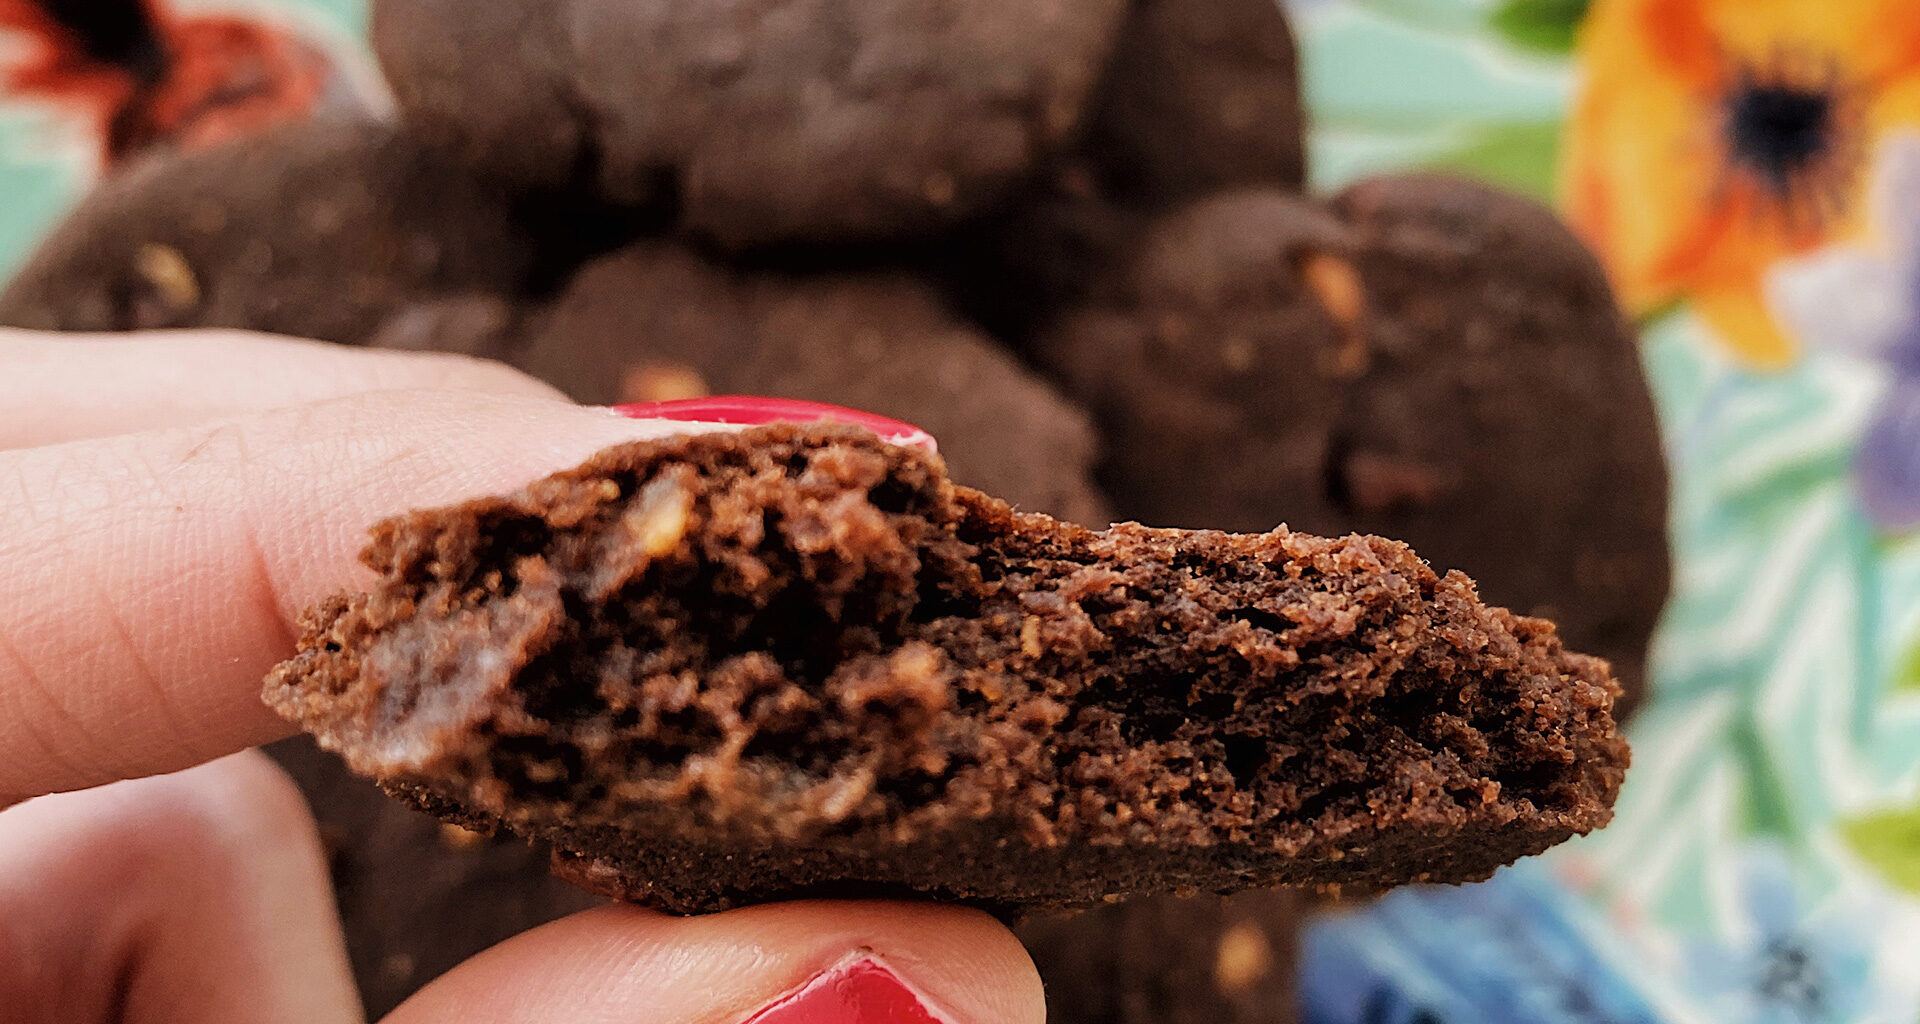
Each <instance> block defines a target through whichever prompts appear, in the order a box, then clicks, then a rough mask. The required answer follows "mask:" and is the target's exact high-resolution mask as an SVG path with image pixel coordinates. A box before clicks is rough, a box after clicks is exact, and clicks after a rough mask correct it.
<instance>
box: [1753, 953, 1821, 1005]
mask: <svg viewBox="0 0 1920 1024" xmlns="http://www.w3.org/2000/svg"><path fill="white" fill-rule="evenodd" d="M1825 981H1826V979H1825V978H1823V977H1822V976H1821V971H1820V965H1819V964H1817V963H1815V962H1814V960H1813V957H1812V955H1810V954H1809V953H1808V952H1807V951H1806V950H1805V949H1804V948H1802V947H1801V946H1799V945H1797V944H1796V943H1794V942H1793V941H1792V940H1791V939H1782V938H1775V939H1772V940H1770V941H1769V942H1768V943H1767V946H1766V949H1765V950H1764V951H1763V952H1762V953H1761V969H1760V979H1759V982H1760V983H1759V985H1758V988H1759V991H1760V995H1761V996H1763V997H1765V998H1766V999H1767V1000H1769V1001H1771V1002H1774V1003H1777V1004H1780V1005H1783V1006H1788V1007H1792V1008H1795V1009H1800V1010H1809V1011H1817V1010H1819V1009H1820V1008H1821V1007H1822V1006H1824V1005H1825V1004H1826V995H1825V992H1824V987H1825Z"/></svg>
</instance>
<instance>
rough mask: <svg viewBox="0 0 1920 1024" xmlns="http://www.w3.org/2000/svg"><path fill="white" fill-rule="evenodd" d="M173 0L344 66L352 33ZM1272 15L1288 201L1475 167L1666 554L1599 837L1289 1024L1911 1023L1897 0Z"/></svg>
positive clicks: (1906, 350) (1322, 990)
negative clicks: (1551, 249) (1662, 601)
mask: <svg viewBox="0 0 1920 1024" xmlns="http://www.w3.org/2000/svg"><path fill="white" fill-rule="evenodd" d="M182 6H183V7H196V8H206V7H210V6H211V7H222V6H223V7H226V8H240V9H248V8H252V9H270V11H269V13H271V14H272V15H273V16H276V17H287V18H293V19H297V20H299V21H300V23H301V24H303V25H306V26H308V27H309V28H310V29H311V30H312V31H314V32H317V33H319V34H320V35H321V36H323V37H325V38H327V39H330V40H332V41H333V44H334V45H335V46H336V48H337V49H339V50H341V51H342V52H343V53H345V52H348V51H352V50H354V49H355V46H356V44H354V43H353V40H354V39H355V38H357V35H358V33H359V32H360V30H361V25H362V21H363V19H364V10H363V8H362V3H361V2H360V0H280V2H279V3H277V4H264V3H261V2H255V3H247V2H245V0H201V2H198V3H191V4H187V3H183V4H182ZM1289 6H1290V7H1291V8H1292V10H1293V13H1294V16H1295V24H1296V28H1297V30H1298V33H1299V35H1300V38H1301V45H1302V50H1303V55H1302V56H1303V67H1304V74H1305V88H1306V91H1307V100H1308V106H1309V109H1310V111H1311V113H1312V116H1313V127H1312V136H1311V140H1310V141H1311V155H1312V161H1311V165H1312V173H1313V177H1314V184H1315V187H1316V188H1320V189H1327V188H1332V187H1337V186H1338V185H1340V184H1342V183H1344V182H1346V181H1350V180H1352V179H1354V178H1356V177H1359V176H1362V175H1365V174H1368V173H1372V172H1375V171H1379V170H1386V169H1398V168H1409V167H1424V168H1442V169H1449V170H1455V171H1460V172H1463V173H1468V174H1473V175H1477V176H1480V177H1483V178H1487V179H1490V180H1492V181H1495V182H1497V183H1500V184H1503V185H1506V186H1508V187H1510V188H1514V189H1517V190H1519V191H1522V192H1525V193H1528V194H1531V195H1534V196H1537V197H1539V198H1541V199H1543V200H1545V201H1548V202H1552V203H1554V204H1556V205H1557V206H1558V207H1559V208H1560V209H1561V211H1562V212H1563V214H1564V215H1565V216H1566V217H1567V219H1568V221H1569V222H1570V223H1571V224H1572V225H1573V226H1574V227H1575V229H1576V230H1577V231H1578V232H1579V233H1580V234H1581V235H1582V237H1584V238H1585V239H1586V240H1587V241H1588V242H1589V243H1590V244H1591V245H1592V246H1593V247H1594V248H1595V250H1596V252H1597V253H1598V254H1599V255H1600V257H1601V259H1602V261H1603V263H1604V264H1605V265H1606V266H1607V268H1608V271H1609V273H1610V274H1611V275H1612V277H1613V280H1614V282H1615V286H1616V288H1617V289H1618V291H1619V294H1620V296H1621V298H1622V301H1623V303H1624V304H1625V305H1626V306H1627V308H1628V309H1629V311H1630V312H1631V313H1632V314H1633V315H1634V316H1635V317H1637V318H1638V319H1639V320H1640V322H1641V325H1642V333H1643V345H1644V354H1645V360H1646V365H1647V367H1648V370H1649V374H1650V376H1651V379H1652V381H1653V383H1654V387H1655V390H1656V394H1657V398H1658V402H1659V406H1660V413H1661V417H1662V420H1663V426H1664V431H1665V436H1666V442H1667V446H1668V452H1669V457H1670V460H1671V464H1672V467H1673V472H1674V503H1673V523H1672V527H1673V531H1672V536H1673V543H1674V550H1675V555H1676V560H1677V561H1676V564H1677V572H1676V581H1675V592H1674V596H1673V600H1672V603H1671V605H1670V607H1669V609H1668V613H1667V616H1666V619H1665V622H1664V625H1663V627H1662V630H1661V633H1660V635H1659V637H1658V640H1657V643H1656V647H1655V651H1654V658H1653V665H1652V672H1651V674H1652V679H1653V687H1654V696H1653V699H1652V700H1651V701H1650V703H1649V704H1648V706H1647V707H1646V708H1645V709H1644V710H1643V711H1642V712H1641V714H1640V716H1639V717H1638V718H1637V719H1636V721H1635V722H1634V723H1633V726H1632V729H1631V733H1632V739H1633V742H1634V750H1635V754H1634V767H1633V769H1632V770H1631V772H1630V773H1629V775H1628V780H1627V786H1626V789H1625V791H1624V793H1623V795H1622V798H1621V802H1620V806H1619V814H1618V818H1617V820H1616V821H1615V823H1614V824H1613V825H1612V826H1611V827H1609V828H1608V829H1606V830H1605V831H1603V832H1601V833H1599V834H1597V835H1595V836H1592V837H1590V838H1588V839H1585V840H1581V841H1578V842H1575V843H1571V844H1568V845H1567V846H1566V847H1563V848H1561V849H1559V850H1556V851H1554V852H1553V853H1552V854H1549V855H1548V856H1546V857H1542V858H1538V859H1536V860H1534V861H1531V862H1528V863H1525V864H1522V865H1519V866H1516V867H1514V868H1511V869H1508V870H1506V871H1504V872H1502V873H1501V874H1500V875H1498V876H1497V877H1496V878H1495V879H1493V880H1492V881H1490V882H1487V883H1485V884H1483V885H1478V886H1468V887H1462V888H1445V889H1409V890H1403V891H1400V892H1397V893H1394V894H1392V895H1389V896H1388V897H1386V898H1385V899H1382V900H1380V901H1378V902H1377V903H1373V904H1369V905H1366V906H1364V907H1362V908H1359V909H1350V910H1342V911H1338V912H1330V913H1328V914H1325V915H1323V916H1322V917H1321V918H1320V919H1319V920H1318V921H1316V922H1315V923H1314V924H1313V926H1312V927H1311V928H1310V930H1309V933H1308V937H1307V941H1306V944H1305V953H1304V956H1303V960H1302V963H1301V966H1300V972H1301V973H1300V978H1301V990H1302V993H1303V998H1304V1001H1305V1012H1306V1017H1307V1019H1308V1020H1309V1021H1312V1022H1316V1024H1480V1022H1487V1024H1504V1022H1513V1024H1521V1022H1556V1024H1557V1022H1568V1024H1573V1022H1581V1024H1588V1022H1596V1024H1597V1022H1621V1024H1628V1022H1676V1024H1677V1022H1728V1024H1828V1022H1832V1024H1845V1022H1862V1024H1866V1022H1889V1024H1891V1022H1901V1024H1905V1022H1912V1021H1916V1020H1920V540H1917V539H1916V530H1920V5H1916V4H1914V3H1913V2H1912V0H1292V2H1291V3H1290V5H1289ZM350 59H351V56H350ZM359 59H360V60H361V61H362V63H364V56H363V55H362V56H361V57H360V58H359ZM58 123H59V122H58V120H57V119H56V118H51V117H49V116H48V114H47V112H46V111H45V110H44V109H41V108H35V107H30V106H21V105H13V106H0V197H4V198H3V199H0V275H3V274H5V273H6V272H7V271H9V270H10V269H11V268H12V267H13V266H15V265H17V262H18V261H19V260H20V259H22V258H23V257H24V255H25V254H26V252H27V250H28V249H29V248H30V246H31V244H32V240H33V239H34V238H36V237H37V236H38V235H39V234H40V233H41V232H42V231H44V230H45V229H46V227H47V226H48V225H50V224H51V223H52V222H53V221H54V220H56V219H57V218H58V216H59V215H60V213H61V211H62V210H63V209H65V207H66V206H67V204H69V203H70V202H71V201H72V200H73V199H74V198H75V197H76V196H77V195H78V194H79V192H80V191H82V190H83V189H84V187H85V183H86V181H87V179H88V178H89V176H90V175H91V173H92V165H93V160H94V157H93V155H92V153H91V151H90V150H89V149H88V147H87V146H86V145H85V144H84V143H83V142H81V141H77V140H74V139H71V138H68V137H66V136H63V135H62V134H61V133H60V131H59V130H57V125H58Z"/></svg>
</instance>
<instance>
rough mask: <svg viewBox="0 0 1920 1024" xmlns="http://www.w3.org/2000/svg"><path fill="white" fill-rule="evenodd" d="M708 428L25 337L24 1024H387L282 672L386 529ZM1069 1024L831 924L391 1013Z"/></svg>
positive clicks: (16, 633)
mask: <svg viewBox="0 0 1920 1024" xmlns="http://www.w3.org/2000/svg"><path fill="white" fill-rule="evenodd" d="M682 429H684V425H683V424H676V423H671V422H666V421H645V420H626V419H620V418H617V417H614V416H610V415H608V414H607V413H606V412H605V411H603V410H593V409H583V408H580V407H578V406H574V405H571V404H569V403H566V402H565V401H563V400H561V399H560V397H559V396H558V395H557V394H555V393H554V392H552V390H551V389H549V388H547V387H545V386H544V385H541V384H539V383H537V382H535V381H533V380H531V379H529V378H526V377H523V376H521V375H519V374H517V373H515V372H513V371H511V370H509V369H506V368H504V367H501V366H498V365H495V364H490V363H483V362H477V361H474V360H468V359H463V358H459V357H451V356H441V355H426V354H413V353H395V352H377V351H369V350H361V349H347V348H339V347H334V346H326V345H317V344H313V343H308V342H298V341H290V340H285V339H272V338H264V337H258V336H249V335H241V334H206V333H198V334H162V335H153V336H150V337H144V338H141V339H139V340H127V339H125V338H114V339H93V338H77V337H55V336H45V335H32V334H24V333H15V332H0V524H4V525H5V531H4V532H3V533H0V566H4V567H5V569H4V576H3V577H0V578H4V580H5V582H6V584H7V586H6V587H5V589H4V591H0V808H6V809H5V810H3V811H0V1021H13V1020H19V1021H41V1020H62V1021H81V1022H94V1021H101V1022H104V1021H127V1022H140V1024H148V1022H156V1021H180V1022H193V1021H239V1020H247V1021H301V1022H315V1024H332V1022H347V1021H356V1020H359V1019H360V1009H359V1001H358V999H357V997H356V996H355V994H354V991H353V984H352V979H351V977H350V975H349V973H348V970H347V966H346V958H345V952H344V946H343V942H342V939H341V936H340V933H339V924H338V921H337V919H336V917H335V914H334V910H333V905H332V901H331V894H330V890H329V885H328V881H327V876H326V866H325V863H324V860H323V858H322V855H321V851H320V846H319V842H318V839H317V836H316V834H315V830H314V825H313V821H312V818H311V816H310V815H309V813H308V811H307V809H306V806H305V803H304V802H303V801H302V799H301V797H300V794H299V793H298V791H297V790H295V789H294V788H293V786H292V784H291V783H290V782H289V781H288V780H287V779H286V777H285V776H283V775H281V774H280V773H279V771H278V769H276V768H274V767H273V766H272V764H271V763H270V762H268V761H267V760H266V759H265V758H264V757H263V756H262V755H260V754H258V753H257V752H252V751H249V750H247V748H249V747H251V746H255V745H258V744H261V743H265V742H269V741H271V740H274V739H278V738H280V737H282V736H284V735H286V734H287V733H288V731H289V730H288V727H287V726H286V725H285V724H284V723H283V722H282V721H280V720H279V719H278V718H276V717H275V716H274V715H273V714H272V713H271V712H269V711H268V710H267V709H266V708H265V707H264V706H263V705H262V704H261V702H260V698H259V688H260V680H261V678H262V677H263V676H264V675H265V674H266V672H267V670H268V669H269V668H271V667H272V666H273V665H274V664H275V663H276V662H277V661H279V660H281V659H282V658H284V657H286V656H287V655H289V654H291V653H292V649H293V636H294V632H293V623H294V619H295V616H296V615H297V614H298V613H299V611H300V610H301V609H302V608H304V607H306V606H308V605H310V604H313V603H314V602H316V601H317V600H319V599H320V598H322V597H324V596H326V595H328V594H331V593H333V592H336V591H338V590H341V589H345V588H350V587H353V586H356V585H360V584H364V583H366V582H367V581H368V580H369V579H370V577H369V575H368V574H367V570H365V569H364V568H363V567H361V566H360V565H359V564H358V562H357V561H356V555H357V553H358V551H359V549H360V547H361V546H362V543H363V540H364V536H365V530H366V528H367V526H368V525H369V524H371V523H373V522H374V521H376V520H378V519H380V518H383V517H385V516H388V515H391V514H393V513H396V512H400V511H403V510H405V509H407V508H410V507H417V506H423V505H438V504H444V503H448V502H453V501H458V500H461V499H463V498H468V497H473V496H476V495H481V494H487V493H494V492H499V491H505V490H510V489H512V488H514V487H517V486H519V485H521V484H524V483H526V482H527V481H529V480H532V479H534V478H536V477H538V476H541V475H543V474H545V473H548V472H551V471H554V470H557V469H561V468H564V467H566V466H569V465H572V464H574V463H577V462H579V461H581V460H582V459H584V458H585V457H586V456H587V455H589V454H591V453H592V452H594V451H596V450H598V449H600V448H603V447H606V446H607V445H610V444H614V443H618V442H620V441H625V440H632V439H635V438H640V437H647V436H659V435H662V434H668V433H674V432H676V431H678V430H682ZM160 773H172V774H160ZM118 780H130V781H118ZM46 794H57V795H50V796H49V795H46ZM822 978H824V979H825V981H820V980H819V979H822ZM794 993H798V995H797V996H795V995H793V994H794ZM776 1004H777V1005H776ZM768 1007H773V1008H772V1009H767V1008H768ZM1043 1017H1044V1010H1043V1007H1042V1000H1041V994H1040V985H1039V980H1038V978H1037V977H1036V976H1035V975H1034V972H1033V968H1032V965H1031V964H1030V962H1029V961H1028V959H1027V957H1026V954H1025V952H1024V951H1022V950H1021V948H1020V946H1019V944H1018V942H1017V941H1016V940H1015V939H1014V938H1013V936H1012V935H1011V934H1010V933H1008V932H1007V930H1006V929H1005V928H1003V927H1001V926H1000V925H999V924H997V923H995V922H994V921H993V920H991V919H990V918H988V917H986V916H985V915H983V914H980V913H978V912H975V911H970V910H962V909H957V908H950V907H937V906H931V905H911V904H896V903H884V902H863V903H826V902H810V903H789V904H780V905H773V906H765V907H756V908H752V909H748V910H741V911H734V912H730V913H725V914H716V915H711V916H707V917H696V918H672V917H667V916H664V915H660V914H656V913H653V912H650V911H646V910H643V909H640V908H637V907H631V906H613V907H606V908H602V909H598V910H592V911H588V912H586V913H583V914H578V915H575V916H573V917H570V918H566V919H564V920H561V921H557V922H555V923H553V924H550V925H547V926H545V927H543V928H539V929H535V930H534V931H531V932H528V933H526V934H524V935H521V936H519V937H517V938H515V939H512V940H509V941H508V942H506V943H503V944H501V945H499V946H496V947H494V948H493V949H491V950H489V951H487V952H485V953H483V954H481V955H480V956H478V957H476V958H475V959H473V960H471V961H469V962H467V963H465V964H463V965H461V966H459V967H457V968H455V969H454V970H453V971H451V972H449V973H448V974H446V975H444V976H442V977H441V978H440V979H439V980H437V981H435V982H434V983H432V984H431V985H429V986H428V987H427V988H426V989H424V990H422V991H421V992H420V993H419V994H418V995H416V996H415V997H414V998H413V999H411V1000H409V1001H408V1002H407V1003H406V1004H404V1005H403V1006H401V1007H400V1009H398V1010H397V1011H395V1012H394V1014H393V1015H392V1016H390V1017H389V1018H387V1019H388V1020H389V1021H395V1022H416V1021H436V1020H455V1019H457V1020H460V1021H462V1022H463V1024H479V1022H487V1021H516V1022H519V1021H547V1020H552V1021H562V1020H564V1021H569V1022H573V1021H580V1022H591V1021H608V1022H613V1021H619V1022H622V1024H628V1022H648V1024H740V1022H745V1021H749V1020H752V1021H755V1022H756V1024H801V1022H812V1021H833V1022H836V1024H879V1022H882V1021H885V1022H889V1024H892V1022H908V1021H915V1022H919V1021H941V1022H944V1024H1038V1022H1040V1021H1041V1020H1042V1019H1043Z"/></svg>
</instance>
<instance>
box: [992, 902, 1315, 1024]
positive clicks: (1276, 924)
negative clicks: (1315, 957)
mask: <svg viewBox="0 0 1920 1024" xmlns="http://www.w3.org/2000/svg"><path fill="white" fill-rule="evenodd" d="M1305 916H1306V907H1305V901H1304V900H1302V899H1301V898H1300V897H1299V896H1297V895H1295V894H1293V893H1290V892H1285V891H1276V892H1263V891H1254V892H1244V893H1241V894H1240V895H1238V896H1232V897H1225V898H1222V897H1218V896H1193V897H1187V898H1184V899H1183V898H1180V897H1177V896H1150V897H1146V898H1143V899H1137V900H1130V901H1128V902H1126V903H1122V904H1118V905H1116V906H1106V907H1096V908H1094V909H1093V910H1089V911H1085V912H1083V913H1079V914H1074V915H1071V916H1059V917H1043V918H1037V919H1035V920H1032V921H1028V922H1026V923H1025V924H1023V925H1022V926H1021V927H1020V928H1019V935H1020V939H1021V941H1023V942H1025V943H1026V944H1027V949H1028V950H1029V951H1030V952H1032V954H1033V962H1034V966H1036V967H1038V968H1039V969H1040V976H1041V978H1042V979H1043V980H1045V982H1046V988H1047V1024H1293V1022H1294V1021H1295V1020H1297V1019H1298V1018H1299V1010H1298V1007H1297V1006H1296V1005H1295V1003H1294V970H1295V958H1296V956H1297V954H1298V951H1299V933H1300V927H1301V925H1302V924H1303V923H1304V919H1305Z"/></svg>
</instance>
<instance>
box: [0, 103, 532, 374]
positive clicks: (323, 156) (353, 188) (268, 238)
mask: <svg viewBox="0 0 1920 1024" xmlns="http://www.w3.org/2000/svg"><path fill="white" fill-rule="evenodd" d="M538 248H539V247H538V244H537V243H536V241H535V240H534V237H533V235H532V233H531V232H530V231H528V230H527V229H526V228H525V226H524V225H523V224H522V223H521V222H520V220H519V219H518V218H517V217H516V214H515V212H514V210H513V207H512V204H511V203H510V201H509V200H508V199H507V197H505V196H502V195H501V194H499V193H498V192H497V191H495V190H494V189H493V188H492V187H491V186H488V185H485V184H482V183H480V182H478V181H476V180H474V179H473V178H472V177H470V176H469V175H467V174H466V173H465V172H464V171H462V170H459V169H457V168H454V167H451V166H449V165H448V164H447V163H446V162H445V161H444V160H443V159H441V158H440V157H438V156H437V155H435V154H434V153H432V152H430V151H428V150H426V149H424V148H422V147H420V146H417V145H415V144H414V143H413V142H412V141H411V140H409V139H407V138H406V137H404V136H402V135H400V134H399V133H398V132H397V131H396V130H395V129H394V128H393V127H391V126H388V125H384V124H377V123H372V122H365V121H347V122H337V121H331V120H313V121H304V122H297V123H293V124H288V125H284V126H281V127H278V128H275V129H272V130H270V131H268V132H266V133H264V134H261V135H255V136H249V137H246V138H241V139H236V140H234V141H232V142H228V143H223V144H221V145H218V146H214V147H211V148H207V149H200V150H194V151H191V152H182V153H177V154H164V155H158V156H155V157H153V158H150V159H147V160H144V161H141V162H140V163H138V164H137V165H135V166H133V167H131V168H129V169H127V170H126V171H125V172H123V173H120V174H117V175H115V176H113V177H111V178H109V179H107V180H106V181H105V182H103V183H102V184H101V185H100V186H99V187H98V188H96V189H95V190H94V191H93V192H92V193H91V194H89V195H88V196H87V197H86V199H84V200H83V201H82V202H81V204H80V206H79V208H78V209H76V210H75V211H74V212H73V213H72V214H71V215H69V216H68V218H67V219H66V220H65V221H64V222H63V223H61V225H60V226H59V227H58V228H56V229H55V230H54V232H53V233H52V235H50V236H49V237H48V238H47V239H46V240H45V241H44V242H43V243H42V244H41V245H40V247H39V249H38V250H37V251H36V252H35V253H34V255H33V256H32V257H31V258H30V259H29V260H28V262H27V264H26V266H24V267H23V268H22V269H21V270H20V272H19V273H18V274H17V275H15V277H14V278H13V280H12V281H11V282H10V283H9V284H8V285H7V286H6V288H5V290H4V291H3V292H0V323H4V324H6V325H8V326H14V327H28V328H38V329H44V330H62V331H132V330H146V329H153V328H172V327H232V328H246V329H251V330H260V331H272V332H276V333H281V334H289V335H294V336H298V337H307V338H318V339H320V340H323V341H337V342H346V343H352V344H360V343H364V342H366V341H367V340H368V339H369V338H370V337H371V335H372V334H373V332H374V331H375V330H376V329H378V328H379V327H380V326H381V325H382V324H383V323H384V322H385V321H386V319H387V318H388V317H390V316H392V315H393V314H394V313H396V312H397V311H398V310H400V309H401V308H403V307H405V306H407V305H409V304H411V303H414V302H416V301H419V300H421V299H423V298H426V297H431V296H436V295H457V294H463V293H470V292H483V293H489V294H501V295H512V294H516V293H519V292H522V291H524V290H525V289H526V288H527V287H528V284H529V281H530V280H531V279H532V278H533V277H534V275H535V272H536V269H537V267H536V264H537V259H538Z"/></svg>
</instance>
